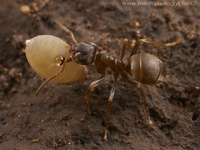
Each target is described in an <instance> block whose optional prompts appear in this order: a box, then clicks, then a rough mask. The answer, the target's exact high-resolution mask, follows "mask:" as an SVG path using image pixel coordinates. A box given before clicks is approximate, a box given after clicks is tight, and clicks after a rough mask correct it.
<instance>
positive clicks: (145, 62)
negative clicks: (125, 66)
mask: <svg viewBox="0 0 200 150" xmlns="http://www.w3.org/2000/svg"><path fill="white" fill-rule="evenodd" d="M129 65H130V73H131V75H132V77H133V79H134V80H136V81H138V82H140V83H143V84H147V85H153V84H157V83H160V82H162V81H163V80H164V79H165V77H166V75H167V73H166V65H164V64H163V62H162V61H161V60H160V59H158V58H157V57H156V56H154V55H151V54H148V53H139V54H135V55H133V56H131V58H130V64H129Z"/></svg>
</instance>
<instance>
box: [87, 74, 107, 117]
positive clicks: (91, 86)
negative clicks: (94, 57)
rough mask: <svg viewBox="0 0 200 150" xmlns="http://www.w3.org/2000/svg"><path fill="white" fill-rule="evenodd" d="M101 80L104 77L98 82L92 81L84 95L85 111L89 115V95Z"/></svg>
mask: <svg viewBox="0 0 200 150" xmlns="http://www.w3.org/2000/svg"><path fill="white" fill-rule="evenodd" d="M103 79H104V76H101V77H100V78H99V79H98V80H96V81H93V82H92V83H91V84H90V86H89V88H88V90H87V92H86V94H85V105H86V111H87V113H88V114H91V111H90V106H89V98H90V94H91V92H92V91H93V90H94V89H95V88H96V87H97V86H98V85H99V84H100V83H101V82H102V81H103Z"/></svg>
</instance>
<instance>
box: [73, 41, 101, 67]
mask: <svg viewBox="0 0 200 150" xmlns="http://www.w3.org/2000/svg"><path fill="white" fill-rule="evenodd" d="M96 49H97V45H96V44H95V43H92V42H89V43H83V42H80V43H78V44H77V46H76V47H74V48H73V49H72V59H73V60H74V61H75V62H76V63H78V64H82V65H89V64H91V63H93V61H94V58H95V56H96V51H97V50H96Z"/></svg>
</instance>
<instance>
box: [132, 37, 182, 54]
mask: <svg viewBox="0 0 200 150" xmlns="http://www.w3.org/2000/svg"><path fill="white" fill-rule="evenodd" d="M142 43H146V44H150V45H153V46H175V45H177V44H181V43H182V41H181V40H177V41H175V42H171V43H158V42H154V41H149V40H147V39H139V40H138V41H137V42H136V44H135V45H134V46H133V49H132V52H131V54H130V57H131V56H133V55H135V54H136V52H137V49H138V48H139V46H140V45H141V44H142Z"/></svg>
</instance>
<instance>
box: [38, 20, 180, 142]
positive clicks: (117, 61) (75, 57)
mask: <svg viewBox="0 0 200 150" xmlns="http://www.w3.org/2000/svg"><path fill="white" fill-rule="evenodd" d="M55 23H56V24H57V25H58V26H59V27H60V28H61V29H62V30H64V31H65V32H66V33H68V34H69V35H70V37H71V39H72V41H73V42H74V44H72V45H71V47H70V56H69V57H67V58H65V59H64V61H63V63H62V64H61V65H62V67H61V69H60V70H59V71H58V73H56V74H54V75H53V76H51V77H50V78H48V79H47V80H46V81H45V82H44V83H43V84H42V85H41V86H40V87H39V88H38V89H37V91H36V93H35V95H38V93H39V91H40V90H41V88H42V87H43V86H44V85H45V84H46V83H47V82H48V81H50V80H52V79H53V78H55V77H57V76H58V75H60V74H61V73H62V71H63V69H64V67H65V64H66V63H68V62H71V61H74V62H76V63H77V64H80V65H90V64H92V63H94V64H95V67H96V69H97V72H98V73H99V74H100V77H99V78H98V79H97V80H95V81H93V82H92V83H91V84H90V85H89V88H88V90H87V92H86V95H85V97H84V102H85V105H86V111H87V113H88V114H91V111H90V106H89V98H90V95H91V92H92V91H93V90H94V89H95V88H96V87H97V86H98V85H100V83H101V82H102V81H103V80H104V78H105V76H106V69H107V68H110V69H111V70H112V73H113V76H114V83H113V85H112V88H111V91H110V95H109V98H108V108H107V115H106V127H105V132H104V140H107V134H108V123H109V120H110V114H111V107H112V102H113V97H114V95H115V89H116V87H117V81H118V78H119V77H120V76H121V77H122V79H124V80H125V81H127V82H128V83H130V84H133V85H134V86H135V87H136V88H137V89H138V91H139V93H140V97H141V99H142V100H143V103H144V112H145V115H146V117H147V119H148V122H149V124H150V125H152V124H153V122H152V120H151V118H150V115H149V113H148V111H147V108H146V107H147V106H146V105H147V102H146V98H145V94H144V92H143V89H142V87H141V84H146V85H156V84H158V83H161V82H163V81H164V79H165V77H166V76H167V71H166V65H165V64H164V63H163V62H162V61H161V60H160V59H158V58H157V57H156V56H154V55H151V54H148V53H144V52H143V53H137V51H138V48H139V46H140V45H141V44H143V43H146V44H150V45H153V46H175V45H177V44H180V43H181V41H180V40H177V41H175V42H171V43H165V44H164V43H157V42H154V41H149V40H147V39H138V40H137V41H136V42H135V43H134V45H133V46H132V51H131V53H130V56H129V57H128V61H127V63H125V61H123V58H124V56H125V52H126V49H127V47H128V45H129V41H128V39H124V42H123V46H122V49H121V53H120V58H116V57H114V56H112V55H111V54H109V53H106V52H102V51H98V50H97V45H96V44H95V43H92V42H88V43H84V42H79V43H78V42H77V41H76V39H75V37H74V35H73V32H72V31H70V30H69V29H67V28H66V27H64V26H63V25H62V24H61V23H60V22H59V21H58V20H55Z"/></svg>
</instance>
